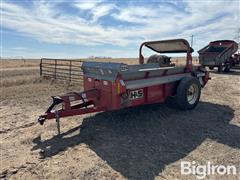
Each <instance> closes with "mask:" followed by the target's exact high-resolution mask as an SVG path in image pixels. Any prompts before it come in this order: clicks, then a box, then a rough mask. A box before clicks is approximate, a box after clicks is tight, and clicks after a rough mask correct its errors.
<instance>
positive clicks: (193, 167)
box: [181, 161, 240, 179]
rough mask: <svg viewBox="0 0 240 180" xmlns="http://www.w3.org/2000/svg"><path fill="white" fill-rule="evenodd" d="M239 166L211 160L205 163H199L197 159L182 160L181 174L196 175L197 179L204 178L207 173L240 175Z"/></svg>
mask: <svg viewBox="0 0 240 180" xmlns="http://www.w3.org/2000/svg"><path fill="white" fill-rule="evenodd" d="M238 168H239V167H238ZM238 168H237V167H236V166H234V165H215V164H212V163H211V162H209V161H208V162H207V163H206V164H204V165H202V164H197V163H196V162H195V161H192V162H189V161H181V174H182V175H191V174H192V175H196V177H197V179H204V178H205V177H206V176H207V175H236V176H240V172H239V169H238Z"/></svg>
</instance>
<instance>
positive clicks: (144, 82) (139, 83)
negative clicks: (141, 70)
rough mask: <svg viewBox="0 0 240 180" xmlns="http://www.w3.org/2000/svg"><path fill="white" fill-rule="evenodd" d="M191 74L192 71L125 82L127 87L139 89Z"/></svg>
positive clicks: (169, 81) (173, 80) (176, 79)
mask: <svg viewBox="0 0 240 180" xmlns="http://www.w3.org/2000/svg"><path fill="white" fill-rule="evenodd" d="M187 76H191V74H190V73H185V74H175V75H169V76H164V77H155V78H147V79H139V80H132V81H127V82H125V84H126V89H138V88H144V87H148V86H155V85H160V84H166V83H171V82H175V81H179V80H181V79H182V78H184V77H187Z"/></svg>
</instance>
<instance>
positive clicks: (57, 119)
mask: <svg viewBox="0 0 240 180" xmlns="http://www.w3.org/2000/svg"><path fill="white" fill-rule="evenodd" d="M55 116H56V122H57V130H58V135H60V134H61V132H60V117H59V112H58V111H55Z"/></svg>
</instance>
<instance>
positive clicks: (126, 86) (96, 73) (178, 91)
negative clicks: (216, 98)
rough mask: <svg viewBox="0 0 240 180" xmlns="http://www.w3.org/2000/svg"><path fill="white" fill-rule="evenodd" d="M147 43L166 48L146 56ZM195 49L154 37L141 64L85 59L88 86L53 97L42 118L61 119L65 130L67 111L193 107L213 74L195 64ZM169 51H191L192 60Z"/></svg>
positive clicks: (71, 113) (181, 41)
mask: <svg viewBox="0 0 240 180" xmlns="http://www.w3.org/2000/svg"><path fill="white" fill-rule="evenodd" d="M143 47H147V48H150V49H151V50H153V51H155V52H157V53H160V54H158V55H153V56H151V57H149V58H148V61H147V62H145V59H144V56H143V54H142V49H143ZM192 52H193V49H192V48H191V47H190V46H189V43H188V42H187V41H186V40H185V39H173V40H163V41H149V42H144V43H142V44H141V46H140V49H139V64H137V65H127V64H123V63H110V62H87V61H85V62H83V64H82V70H83V75H84V83H83V84H84V91H82V92H71V93H68V94H65V95H62V96H54V97H52V98H53V103H52V105H50V107H49V108H48V110H47V111H46V113H45V114H44V115H42V116H40V117H39V118H38V122H39V123H40V124H41V125H43V124H44V122H45V121H46V120H48V119H56V122H57V125H58V133H60V124H59V122H60V118H61V117H68V116H74V115H82V114H86V113H93V112H102V111H112V110H118V109H121V108H126V107H134V106H139V105H146V104H153V103H161V102H164V101H167V102H168V103H169V104H172V105H174V106H175V107H177V108H179V109H181V110H190V109H193V108H195V106H196V105H197V104H198V102H199V98H200V95H201V88H202V87H204V86H205V84H206V83H207V81H208V80H209V79H210V77H209V73H208V71H206V70H205V69H204V68H203V67H201V66H194V65H192V55H191V53H192ZM165 53H166V54H170V53H185V54H186V64H185V65H182V66H176V65H175V64H172V63H171V61H170V57H168V56H166V55H162V54H165ZM59 105H60V107H59ZM57 107H58V108H57Z"/></svg>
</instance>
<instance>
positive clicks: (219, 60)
mask: <svg viewBox="0 0 240 180" xmlns="http://www.w3.org/2000/svg"><path fill="white" fill-rule="evenodd" d="M237 50H238V44H237V43H236V42H235V41H232V40H218V41H213V42H210V43H209V44H208V45H207V46H205V47H204V48H202V49H200V50H199V51H198V53H199V62H200V64H201V65H202V66H205V67H209V69H211V70H213V69H214V67H217V68H218V72H222V71H224V72H229V71H230V69H231V68H233V67H234V66H236V65H239V64H240V55H239V54H235V53H236V52H237Z"/></svg>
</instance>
